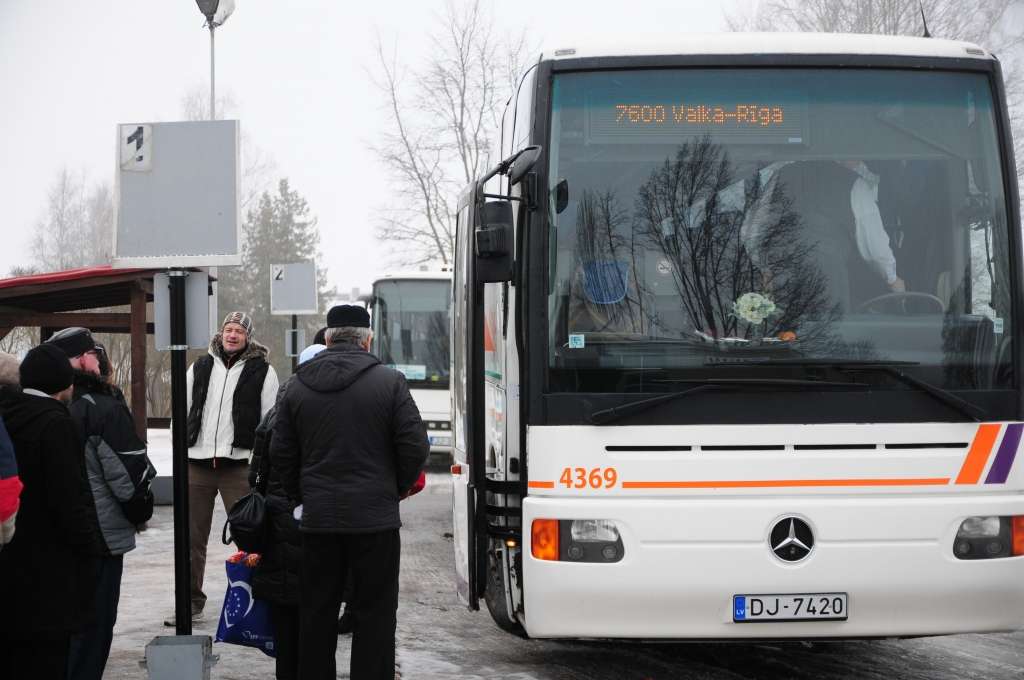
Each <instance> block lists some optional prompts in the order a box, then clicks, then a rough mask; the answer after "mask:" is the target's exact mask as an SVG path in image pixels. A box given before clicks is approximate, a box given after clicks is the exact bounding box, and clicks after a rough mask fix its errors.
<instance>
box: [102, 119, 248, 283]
mask: <svg viewBox="0 0 1024 680" xmlns="http://www.w3.org/2000/svg"><path fill="white" fill-rule="evenodd" d="M115 157H116V158H117V175H116V196H115V201H114V211H115V215H114V225H115V227H114V249H113V253H114V257H113V265H114V266H115V267H152V268H160V267H193V266H195V267H210V266H218V265H235V264H241V261H242V257H241V250H240V244H241V234H242V223H241V211H240V209H239V205H238V204H239V195H240V193H241V187H240V176H239V171H238V121H236V120H213V121H197V122H183V123H130V124H125V125H120V126H118V131H117V155H116V156H115Z"/></svg>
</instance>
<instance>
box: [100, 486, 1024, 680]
mask: <svg viewBox="0 0 1024 680" xmlns="http://www.w3.org/2000/svg"><path fill="white" fill-rule="evenodd" d="M450 513H451V491H450V486H449V482H448V478H447V475H444V474H436V475H435V474H431V475H430V476H429V482H428V486H427V489H426V490H425V491H424V492H423V493H421V494H419V495H418V496H414V497H413V498H412V499H410V500H408V501H406V502H404V503H403V504H402V516H403V522H404V523H405V526H404V528H403V532H402V582H401V590H402V592H401V603H400V607H399V614H398V617H399V624H398V626H399V630H398V660H399V663H400V665H401V669H402V677H403V678H404V680H419V679H431V680H432V679H435V678H437V679H440V678H465V679H470V680H476V679H482V678H505V679H511V680H624V679H629V680H670V679H675V678H694V679H698V678H699V679H702V680H703V679H708V680H790V679H794V680H826V679H836V680H838V679H840V678H842V679H847V678H857V679H858V680H859V679H867V680H889V679H891V678H897V679H901V680H902V679H906V680H968V679H969V680H1020V679H1021V678H1024V632H1020V633H1014V634H1007V635H965V636H956V637H944V638H925V639H920V640H902V641H882V642H843V643H818V644H814V645H805V644H799V643H794V644H786V645H765V644H761V645H750V644H748V645H736V644H732V645H726V644H653V645H638V644H622V643H599V642H590V643H584V642H557V641H546V640H521V639H519V638H516V637H513V636H510V635H508V634H506V633H504V632H502V631H500V630H499V629H498V628H497V627H496V626H495V625H494V624H493V623H492V622H491V620H490V617H489V616H488V614H487V613H486V612H484V611H481V612H469V611H467V610H466V609H465V608H463V607H462V605H460V604H458V603H457V601H456V599H455V595H454V586H453V583H452V559H453V557H452V549H451V539H450V538H449V537H447V536H445V534H446V533H448V532H450V531H451V519H450V517H451V515H450ZM222 521H223V513H221V517H220V519H219V520H215V526H217V527H218V531H219V524H220V523H222ZM172 544H173V531H172V526H171V509H170V508H169V507H164V508H158V509H157V514H156V517H155V518H154V520H153V522H152V527H151V529H150V530H149V531H147V532H146V533H145V534H143V535H142V536H141V541H140V547H139V549H138V550H136V551H135V552H133V553H131V554H129V555H128V556H127V558H126V561H125V579H124V587H123V593H122V600H121V618H120V620H119V621H118V626H117V630H116V637H115V640H114V649H113V651H112V653H111V659H110V663H109V665H108V672H107V674H106V678H108V679H112V678H116V679H121V678H144V677H145V672H144V671H142V670H141V669H140V668H139V665H138V661H139V659H141V658H142V657H143V655H144V649H145V645H146V643H147V642H149V641H150V640H151V639H152V638H153V636H155V635H162V634H166V633H167V632H169V631H170V630H171V629H167V628H164V627H163V626H162V625H161V621H162V620H163V617H164V616H165V615H167V614H168V613H169V612H170V611H171V609H172V591H173V555H172ZM231 552H232V551H231V550H230V549H229V548H226V547H224V546H221V545H220V539H219V534H218V538H217V539H215V541H214V542H212V543H211V545H210V564H211V568H210V569H208V570H207V575H206V590H207V593H208V594H209V595H210V598H211V599H210V602H209V604H208V607H209V610H208V611H210V612H216V613H219V611H220V604H221V600H222V598H223V596H224V589H225V582H224V571H223V566H222V565H223V559H224V558H225V557H227V556H228V555H229V554H230V553H231ZM216 613H215V614H214V615H213V616H214V617H215V616H216V615H217V614H216ZM215 630H216V619H215V618H214V619H213V620H207V621H206V622H205V623H203V624H200V625H199V626H197V627H196V632H197V633H204V634H209V635H211V636H212V635H213V633H214V632H215ZM214 651H215V653H217V654H219V655H220V661H219V663H218V664H217V665H216V666H215V667H214V669H213V673H212V677H213V678H215V679H223V680H228V679H230V680H250V679H252V678H273V676H274V673H273V661H272V660H271V659H269V658H267V657H265V656H263V655H262V654H261V653H259V652H257V651H255V650H252V649H246V648H242V647H234V646H231V645H221V644H218V645H215V646H214ZM338 668H339V677H348V673H347V669H348V638H347V637H342V638H339V645H338Z"/></svg>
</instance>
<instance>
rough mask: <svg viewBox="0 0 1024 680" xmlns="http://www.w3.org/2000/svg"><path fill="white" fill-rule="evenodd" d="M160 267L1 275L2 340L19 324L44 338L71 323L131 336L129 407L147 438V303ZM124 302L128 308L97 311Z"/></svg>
mask: <svg viewBox="0 0 1024 680" xmlns="http://www.w3.org/2000/svg"><path fill="white" fill-rule="evenodd" d="M162 271H164V270H162V269H114V268H112V267H111V266H110V265H98V266H94V267H84V268H81V269H69V270H66V271H60V272H50V273H45V274H33V275H30V276H18V277H14V278H9V279H0V340H2V339H3V338H4V337H6V336H7V335H8V334H9V333H10V332H11V331H12V330H14V329H15V328H18V327H37V328H39V329H40V337H41V338H42V339H44V340H45V339H46V338H48V337H49V336H50V335H52V334H53V333H55V332H56V331H58V330H60V329H62V328H67V327H69V326H84V327H85V328H88V329H89V330H91V331H93V332H94V333H127V334H129V335H130V336H131V362H130V364H131V410H132V416H133V418H134V420H135V429H136V431H137V432H138V433H139V436H140V437H142V438H143V441H145V438H146V423H147V412H146V335H147V334H151V333H153V324H152V323H150V322H148V321H147V319H146V303H147V302H151V301H152V300H153V275H154V274H157V273H160V272H162ZM124 306H127V307H128V308H129V310H128V311H127V312H123V311H122V312H116V311H96V310H99V309H106V308H111V307H124Z"/></svg>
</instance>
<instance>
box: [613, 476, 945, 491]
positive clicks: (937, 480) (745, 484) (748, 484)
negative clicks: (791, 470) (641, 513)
mask: <svg viewBox="0 0 1024 680" xmlns="http://www.w3.org/2000/svg"><path fill="white" fill-rule="evenodd" d="M941 484H949V477H927V478H923V479H757V480H731V479H730V480H714V481H693V482H623V483H622V488H624V489H723V488H724V489H736V488H740V489H750V488H773V487H787V486H939V485H941Z"/></svg>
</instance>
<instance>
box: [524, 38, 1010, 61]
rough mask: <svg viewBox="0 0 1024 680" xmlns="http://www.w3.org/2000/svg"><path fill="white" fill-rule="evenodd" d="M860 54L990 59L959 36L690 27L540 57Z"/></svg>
mask: <svg viewBox="0 0 1024 680" xmlns="http://www.w3.org/2000/svg"><path fill="white" fill-rule="evenodd" d="M738 54H743V55H762V54H780V55H781V54H851V55H853V54H863V55H879V56H898V57H942V58H961V59H993V58H994V57H993V56H992V55H991V54H989V52H988V51H987V50H985V49H984V48H981V47H978V46H977V45H974V44H972V43H968V42H962V41H959V40H941V39H938V38H912V37H908V36H891V35H858V34H850V33H693V34H681V35H679V37H678V38H675V39H673V40H672V41H667V40H666V41H658V40H657V39H655V40H650V41H647V40H645V41H642V42H625V41H623V42H621V43H606V44H604V45H580V46H574V45H566V46H564V48H561V49H553V50H545V51H544V53H543V54H542V55H541V59H542V60H545V59H556V60H561V59H581V58H584V59H585V58H594V57H633V56H654V55H738Z"/></svg>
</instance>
